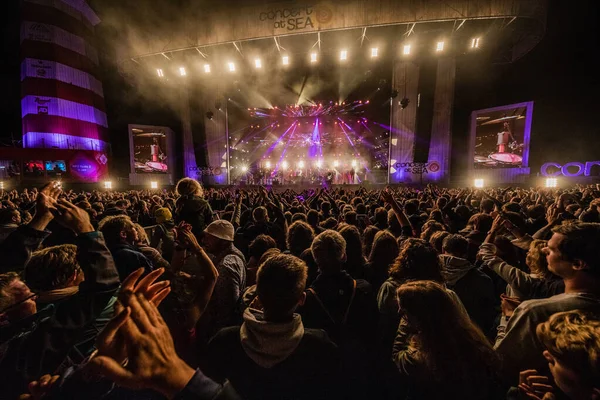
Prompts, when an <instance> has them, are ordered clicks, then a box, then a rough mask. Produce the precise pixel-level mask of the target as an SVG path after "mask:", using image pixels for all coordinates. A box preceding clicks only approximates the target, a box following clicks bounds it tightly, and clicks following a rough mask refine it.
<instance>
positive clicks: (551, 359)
mask: <svg viewBox="0 0 600 400" xmlns="http://www.w3.org/2000/svg"><path fill="white" fill-rule="evenodd" d="M542 354H543V356H544V358H545V359H546V361H548V362H549V363H550V364H554V363H555V360H554V356H553V355H552V354H550V352H549V351H548V350H544V352H543V353H542Z"/></svg>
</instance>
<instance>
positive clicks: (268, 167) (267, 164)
mask: <svg viewBox="0 0 600 400" xmlns="http://www.w3.org/2000/svg"><path fill="white" fill-rule="evenodd" d="M265 167H267V169H270V168H271V161H267V162H266V163H265Z"/></svg>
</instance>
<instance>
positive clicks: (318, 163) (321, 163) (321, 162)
mask: <svg viewBox="0 0 600 400" xmlns="http://www.w3.org/2000/svg"><path fill="white" fill-rule="evenodd" d="M315 165H316V166H317V168H321V167H322V166H323V161H321V160H319V161H317V162H316V163H315Z"/></svg>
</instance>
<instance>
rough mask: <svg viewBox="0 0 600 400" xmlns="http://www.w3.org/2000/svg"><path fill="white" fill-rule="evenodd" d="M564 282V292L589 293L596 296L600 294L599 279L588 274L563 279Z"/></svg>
mask: <svg viewBox="0 0 600 400" xmlns="http://www.w3.org/2000/svg"><path fill="white" fill-rule="evenodd" d="M563 281H564V283H565V293H566V294H573V293H590V294H594V295H596V296H598V295H600V281H598V280H597V279H594V278H592V277H590V276H583V275H581V276H575V277H573V278H568V279H563Z"/></svg>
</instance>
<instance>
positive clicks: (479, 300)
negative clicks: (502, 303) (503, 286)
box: [440, 255, 497, 335]
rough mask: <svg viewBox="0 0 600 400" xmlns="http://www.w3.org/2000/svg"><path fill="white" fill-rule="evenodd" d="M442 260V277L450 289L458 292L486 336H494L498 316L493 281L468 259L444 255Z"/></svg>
mask: <svg viewBox="0 0 600 400" xmlns="http://www.w3.org/2000/svg"><path fill="white" fill-rule="evenodd" d="M440 258H441V260H442V264H443V268H442V275H443V276H444V279H445V281H446V286H447V287H448V289H451V290H453V291H455V292H456V294H457V295H458V297H459V298H460V300H461V301H462V303H463V305H464V306H465V309H466V310H467V312H468V313H469V316H470V317H471V320H472V321H473V322H474V323H475V324H477V325H478V326H479V327H480V328H481V330H482V331H483V332H484V333H485V334H487V335H492V332H491V331H492V327H493V325H494V319H495V317H496V314H497V313H496V312H495V294H494V284H493V282H492V279H491V278H490V277H489V276H487V275H486V274H485V273H483V272H482V271H481V270H480V269H479V268H476V267H475V266H474V265H473V264H471V263H470V262H469V260H467V259H464V258H460V257H454V256H450V255H442V256H440Z"/></svg>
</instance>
